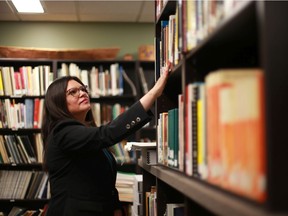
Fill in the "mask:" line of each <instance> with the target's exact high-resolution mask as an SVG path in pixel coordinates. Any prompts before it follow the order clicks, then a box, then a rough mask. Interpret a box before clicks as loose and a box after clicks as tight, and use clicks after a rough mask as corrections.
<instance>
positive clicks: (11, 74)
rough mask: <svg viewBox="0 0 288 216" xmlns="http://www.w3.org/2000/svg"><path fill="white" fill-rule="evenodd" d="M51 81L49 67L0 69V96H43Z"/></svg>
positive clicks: (9, 67)
mask: <svg viewBox="0 0 288 216" xmlns="http://www.w3.org/2000/svg"><path fill="white" fill-rule="evenodd" d="M53 79H54V77H53V72H51V68H50V66H49V65H40V66H36V67H34V68H33V67H32V66H22V67H20V68H19V69H17V70H16V69H15V68H14V67H11V66H6V67H0V95H8V96H12V95H14V96H22V95H32V96H40V95H44V94H45V92H46V90H47V88H48V86H49V85H50V83H51V82H52V81H53Z"/></svg>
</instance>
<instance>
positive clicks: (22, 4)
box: [12, 0, 44, 13]
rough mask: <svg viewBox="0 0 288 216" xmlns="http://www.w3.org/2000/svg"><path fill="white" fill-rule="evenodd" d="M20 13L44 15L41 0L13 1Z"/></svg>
mask: <svg viewBox="0 0 288 216" xmlns="http://www.w3.org/2000/svg"><path fill="white" fill-rule="evenodd" d="M12 2H13V4H14V6H15V7H16V9H17V11H18V13H44V9H43V7H42V5H41V3H40V0H12Z"/></svg>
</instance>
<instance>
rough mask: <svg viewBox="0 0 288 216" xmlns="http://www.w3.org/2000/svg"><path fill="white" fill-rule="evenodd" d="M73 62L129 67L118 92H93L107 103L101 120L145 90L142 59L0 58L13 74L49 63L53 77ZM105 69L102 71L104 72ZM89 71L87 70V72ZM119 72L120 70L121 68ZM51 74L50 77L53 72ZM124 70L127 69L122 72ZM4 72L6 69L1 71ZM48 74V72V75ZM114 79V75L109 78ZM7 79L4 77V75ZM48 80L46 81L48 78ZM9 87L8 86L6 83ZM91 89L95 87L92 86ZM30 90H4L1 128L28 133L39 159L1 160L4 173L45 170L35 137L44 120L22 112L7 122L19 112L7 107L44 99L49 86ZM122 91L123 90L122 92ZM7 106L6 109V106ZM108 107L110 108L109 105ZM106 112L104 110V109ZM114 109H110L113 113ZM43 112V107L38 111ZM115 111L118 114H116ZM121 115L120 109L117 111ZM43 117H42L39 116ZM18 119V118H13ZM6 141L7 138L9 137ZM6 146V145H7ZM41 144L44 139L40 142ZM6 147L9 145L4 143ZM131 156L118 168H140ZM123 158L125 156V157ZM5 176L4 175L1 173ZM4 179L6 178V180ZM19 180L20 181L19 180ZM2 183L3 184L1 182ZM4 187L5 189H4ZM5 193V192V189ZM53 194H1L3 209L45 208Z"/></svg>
mask: <svg viewBox="0 0 288 216" xmlns="http://www.w3.org/2000/svg"><path fill="white" fill-rule="evenodd" d="M72 63H73V66H71V68H78V70H79V71H83V70H86V71H87V72H88V75H89V74H90V73H91V69H92V68H93V67H96V68H98V69H100V68H101V70H103V71H106V70H109V71H110V70H111V65H114V64H116V63H117V64H118V66H119V67H122V69H123V70H124V71H125V74H126V78H125V77H123V80H122V87H123V89H122V90H121V91H120V90H119V92H116V93H112V90H107V91H105V93H103V92H102V93H100V94H98V93H99V92H98V93H97V94H95V95H90V98H91V104H96V103H98V104H101V109H102V108H103V107H107V111H105V112H107V113H108V114H107V116H102V115H103V113H101V111H100V114H99V115H101V116H98V114H97V113H94V114H95V115H96V114H97V116H96V119H100V120H101V121H100V122H99V123H98V124H105V122H107V121H109V120H111V119H112V118H114V117H115V116H113V115H112V114H113V112H112V109H113V105H115V104H119V106H118V107H120V108H121V109H122V110H124V109H125V108H128V107H129V106H131V105H132V104H133V103H134V102H135V101H136V100H137V99H139V98H140V96H141V92H140V91H141V90H140V85H141V82H139V80H138V73H137V71H138V67H139V66H140V63H139V62H138V61H124V60H115V61H112V60H95V61H94V60H74V59H73V60H67V59H65V60H61V59H56V60H54V59H53V60H50V59H24V58H1V59H0V67H1V69H3V68H4V67H6V68H9V70H11V68H13V71H12V70H11V72H10V73H11V74H13V73H15V72H18V70H19V68H21V67H23V66H27V67H28V66H29V67H31V70H32V69H33V68H35V67H38V66H39V65H47V66H49V68H50V70H49V72H50V73H51V74H52V75H53V79H55V78H57V77H59V76H61V75H62V74H61V72H60V69H61V68H63V67H64V66H63V65H66V66H65V67H67V68H68V69H69V65H70V64H72ZM141 64H142V63H141ZM143 64H144V66H143V67H144V68H145V70H146V69H147V70H149V72H151V71H152V73H153V74H154V70H153V65H154V62H143ZM103 71H101V72H103ZM41 72H43V70H42V69H41ZM73 73H74V72H71V71H69V70H68V72H67V74H70V75H73ZM85 73H86V72H85ZM117 73H118V71H117ZM51 74H50V77H51V76H52V75H51ZM122 74H123V73H122ZM1 75H2V73H1ZM47 77H48V76H47ZM53 79H51V80H50V81H52V80H53ZM109 79H111V77H110V78H109ZM2 80H3V79H2ZM39 80H40V79H38V84H39V83H40V87H39V88H40V89H41V85H42V84H43V83H42V82H39ZM88 81H90V78H88ZM44 83H45V82H44ZM87 84H88V85H89V86H92V85H94V84H92V83H87ZM4 87H6V86H4ZM90 91H91V89H90ZM28 92H30V90H29V91H28V90H26V89H25V91H24V90H23V91H20V92H17V93H15V91H14V90H13V91H12V92H9V93H8V92H5V91H3V94H1V95H0V100H1V114H0V116H1V125H2V127H1V128H0V132H1V136H3V138H4V137H5V136H12V137H16V136H25V137H28V138H29V140H30V142H31V146H32V147H33V149H34V151H35V154H36V155H35V157H36V161H35V162H32V163H30V162H29V163H28V162H27V161H26V162H24V161H21V160H19V161H17V162H14V161H9V160H8V161H6V162H4V161H3V162H1V163H0V173H1V174H3V173H7V172H9V175H11V176H12V174H10V173H12V172H15V173H19V172H24V171H25V172H26V171H29V172H31V173H35V172H38V171H42V161H41V159H42V156H41V154H40V155H38V154H37V152H42V150H38V151H37V146H38V145H37V142H36V140H35V137H34V136H35V134H38V135H40V132H41V123H39V124H37V126H36V125H35V127H34V120H35V119H33V120H32V122H31V123H30V124H29V125H26V122H25V120H26V117H25V119H24V118H23V116H22V118H20V120H22V121H23V122H22V123H19V121H20V120H19V116H18V118H16V120H15V124H12V123H11V121H9V124H8V122H7V119H8V118H9V119H10V118H11V119H13V118H14V115H13V114H15V113H14V112H12V113H11V116H10V117H9V116H7V110H9V112H11V111H10V110H14V109H16V107H18V106H19V107H22V106H25V105H26V106H27V103H26V102H27V100H29V101H30V102H32V105H34V103H35V100H38V99H40V100H44V97H45V88H44V91H43V90H42V92H38V93H34V92H33V90H31V94H30V93H28ZM120 92H121V93H120ZM5 101H6V103H8V101H9V103H8V105H9V106H8V105H7V107H5ZM4 108H5V109H4ZM105 109H106V108H105ZM19 110H21V108H19ZM19 110H18V111H19ZM15 112H17V110H15ZM102 112H104V111H102ZM109 112H110V113H109ZM31 113H33V116H32V117H33V118H34V110H33V107H32V111H31ZM38 113H39V111H38ZM25 114H26V113H23V115H25ZM38 115H39V116H40V115H41V114H40V113H39V114H38ZM38 115H37V116H38ZM114 115H115V114H114ZM116 115H117V113H116ZM39 120H40V117H39ZM13 122H14V121H13ZM20 122H21V121H20ZM137 137H138V135H137V134H136V135H131V136H130V137H128V141H132V140H133V141H134V140H135V139H137ZM5 141H6V140H5ZM3 146H4V145H3ZM40 146H42V145H41V143H40ZM4 147H6V146H4ZM119 147H120V146H119ZM118 151H123V150H119V149H118ZM128 156H129V157H130V158H129V160H128V161H129V162H127V161H125V163H124V165H123V163H122V161H121V163H120V164H121V165H120V164H119V165H118V169H119V170H120V171H124V172H136V171H137V170H136V165H135V161H134V159H135V157H136V155H135V154H133V153H131V155H128ZM122 160H123V158H122ZM0 176H1V175H0ZM2 180H3V182H2ZM4 180H5V179H4V178H1V184H0V185H4V184H2V183H4ZM15 184H16V183H15ZM0 187H1V186H0ZM0 191H2V190H0ZM1 193H2V192H1ZM48 201H49V198H29V199H28V198H24V199H23V198H21V199H20V198H13V197H11V198H9V197H7V198H6V197H5V198H0V210H1V211H3V212H4V213H5V214H7V213H8V212H9V211H10V210H11V209H12V207H13V206H20V207H25V208H27V209H40V208H43V207H44V205H45V204H46V203H48Z"/></svg>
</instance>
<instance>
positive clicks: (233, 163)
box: [206, 69, 266, 202]
mask: <svg viewBox="0 0 288 216" xmlns="http://www.w3.org/2000/svg"><path fill="white" fill-rule="evenodd" d="M263 79H264V76H263V72H262V71H261V70H259V69H225V70H219V71H216V72H213V73H210V74H209V75H208V76H207V77H206V84H207V142H208V166H209V176H208V181H209V182H211V183H214V184H217V185H219V186H221V187H223V188H225V189H229V190H231V191H233V192H236V193H238V194H240V195H243V196H246V197H249V198H251V199H254V200H257V201H260V202H263V201H265V199H266V185H265V182H266V151H265V149H266V146H265V136H264V130H265V120H264V92H263V91H264V90H263V88H264V86H263V85H264V82H263Z"/></svg>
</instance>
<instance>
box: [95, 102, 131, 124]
mask: <svg viewBox="0 0 288 216" xmlns="http://www.w3.org/2000/svg"><path fill="white" fill-rule="evenodd" d="M128 108H129V107H128V106H124V105H121V104H119V103H115V104H113V105H112V104H106V103H91V110H92V113H93V115H94V117H95V121H96V122H95V123H96V125H98V126H100V125H105V124H107V123H108V122H110V121H112V120H113V119H115V118H116V117H117V116H118V115H120V114H121V113H123V112H125V111H126V110H127V109H128Z"/></svg>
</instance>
